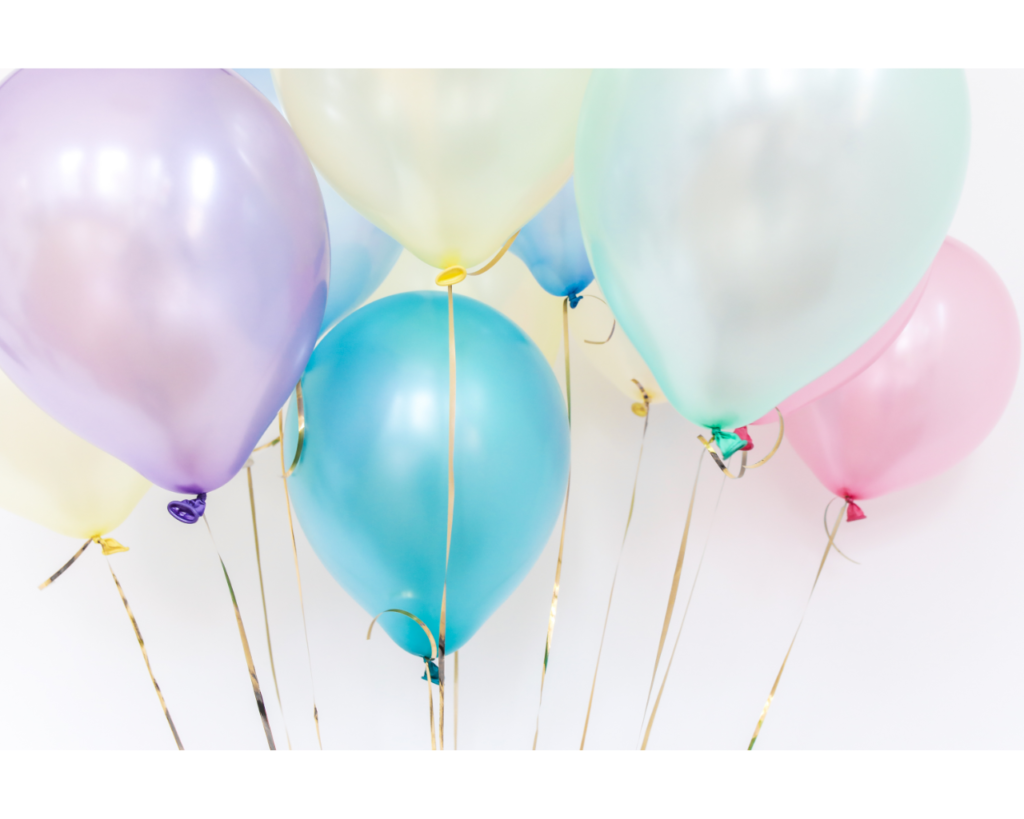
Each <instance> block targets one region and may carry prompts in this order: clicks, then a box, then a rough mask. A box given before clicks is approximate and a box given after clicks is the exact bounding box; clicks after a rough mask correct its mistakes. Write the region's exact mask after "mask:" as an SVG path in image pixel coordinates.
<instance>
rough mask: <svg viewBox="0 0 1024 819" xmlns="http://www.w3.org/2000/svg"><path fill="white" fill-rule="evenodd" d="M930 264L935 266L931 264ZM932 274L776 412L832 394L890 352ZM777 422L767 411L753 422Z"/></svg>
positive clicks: (789, 410) (786, 411) (785, 413)
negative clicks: (860, 341)
mask: <svg viewBox="0 0 1024 819" xmlns="http://www.w3.org/2000/svg"><path fill="white" fill-rule="evenodd" d="M932 264H933V266H934V262H933V263H932ZM931 272H932V269H931V267H929V268H928V270H927V271H925V274H924V276H922V277H921V281H919V282H918V283H917V287H915V288H914V290H913V292H912V293H911V294H910V295H909V296H908V297H907V300H906V301H905V302H903V304H901V305H900V308H899V310H897V311H896V312H895V313H893V315H892V318H890V319H889V320H888V321H887V322H886V323H885V324H883V325H882V329H881V330H879V331H878V332H877V333H875V334H874V335H873V336H871V338H869V339H868V340H867V341H865V342H864V343H863V344H862V345H861V346H860V347H858V348H857V350H856V351H855V352H853V353H852V354H851V355H849V356H848V357H847V358H844V359H843V360H842V361H840V362H839V363H838V364H837V365H836V366H835V367H833V368H832V369H831V370H829V371H828V372H827V373H825V374H824V375H822V376H819V377H818V378H816V379H814V381H812V382H811V383H810V384H808V385H807V386H805V387H803V388H802V389H799V390H797V391H796V392H795V393H793V394H792V395H791V396H789V398H787V399H786V400H785V401H783V402H782V403H781V404H779V411H780V412H781V413H782V417H783V418H786V419H788V418H789V416H790V415H791V414H792V413H794V412H795V411H796V410H798V409H800V407H804V406H807V405H808V404H810V403H811V401H815V400H817V399H818V398H821V396H823V395H825V394H826V393H830V392H832V390H834V389H836V388H837V387H841V386H842V385H843V384H845V383H846V382H847V381H849V380H850V379H851V378H856V377H857V376H858V375H860V374H861V373H862V372H864V370H866V369H867V368H868V367H870V366H871V365H872V364H874V363H875V362H876V361H877V360H878V357H879V356H880V355H881V354H882V353H884V352H885V351H886V350H888V349H889V345H891V344H892V343H893V342H894V341H895V340H896V338H897V336H899V334H900V333H901V332H903V328H904V327H906V326H907V322H908V321H910V317H911V316H912V315H914V310H915V309H916V308H917V305H918V303H919V302H920V301H921V296H922V295H924V288H925V286H926V285H927V284H928V279H929V278H930V276H931ZM778 421H779V416H778V415H776V414H775V412H769V413H768V414H767V415H765V416H763V417H761V418H759V419H757V420H756V421H754V423H755V424H776V423H778Z"/></svg>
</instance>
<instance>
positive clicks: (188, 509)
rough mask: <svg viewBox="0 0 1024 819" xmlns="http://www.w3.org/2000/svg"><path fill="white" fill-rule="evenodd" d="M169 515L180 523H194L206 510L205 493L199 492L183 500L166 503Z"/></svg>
mask: <svg viewBox="0 0 1024 819" xmlns="http://www.w3.org/2000/svg"><path fill="white" fill-rule="evenodd" d="M167 511H168V512H170V513H171V517H172V518H174V519H175V520H179V521H181V522H182V523H195V522H196V521H197V520H199V518H201V517H202V516H203V513H204V512H205V511H206V493H205V492H200V493H199V494H198V495H196V497H194V498H191V499H185V500H174V501H171V502H170V503H169V504H167Z"/></svg>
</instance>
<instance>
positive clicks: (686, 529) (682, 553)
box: [640, 449, 706, 728]
mask: <svg viewBox="0 0 1024 819" xmlns="http://www.w3.org/2000/svg"><path fill="white" fill-rule="evenodd" d="M705 451H706V450H703V449H702V450H701V452H700V456H699V457H698V458H697V473H696V474H695V475H694V476H693V489H692V490H691V492H690V506H689V508H688V509H687V510H686V525H685V526H683V538H682V540H681V541H680V542H679V555H678V557H676V570H675V572H674V573H673V575H672V588H671V589H670V590H669V593H668V605H667V606H666V607H665V622H664V624H663V625H662V627H661V637H660V639H659V640H658V653H657V654H656V655H655V657H654V670H653V671H652V672H651V685H650V687H649V688H648V689H647V701H646V702H645V703H644V715H646V714H647V706H649V705H650V704H651V693H652V692H653V691H654V680H655V678H656V677H657V676H658V664H659V663H660V662H661V652H662V651H663V650H664V648H665V637H666V636H668V627H669V624H670V623H671V622H672V612H673V610H674V609H675V606H676V594H677V593H678V592H679V576H680V575H681V574H682V571H683V559H684V558H685V557H686V542H687V540H689V538H690V521H691V520H692V519H693V503H694V501H695V500H696V499H697V484H698V483H699V482H700V467H701V464H702V463H703V462H704V452H705ZM640 726H641V728H642V727H643V717H641V718H640Z"/></svg>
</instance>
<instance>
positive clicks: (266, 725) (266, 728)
mask: <svg viewBox="0 0 1024 819" xmlns="http://www.w3.org/2000/svg"><path fill="white" fill-rule="evenodd" d="M203 522H204V523H205V524H206V531H207V532H209V534H210V542H211V543H213V548H214V551H217V544H216V541H215V540H214V538H213V529H211V528H210V520H209V512H207V513H206V514H205V515H203ZM217 559H218V560H219V561H220V568H221V571H223V572H224V580H226V581H227V584H228V591H229V592H230V593H231V605H232V606H234V608H235V621H236V622H237V623H238V636H239V637H241V638H242V651H243V652H245V664H246V666H248V668H249V681H250V682H251V683H252V693H253V694H254V695H255V697H256V708H257V710H258V711H259V712H260V719H261V720H262V721H263V732H264V733H265V734H266V735H267V745H269V746H270V750H271V751H276V750H277V746H276V745H274V735H273V734H272V733H271V731H270V720H269V719H267V708H266V706H265V705H264V704H263V694H262V693H261V692H260V681H259V680H258V679H257V678H256V666H255V665H253V662H252V652H251V651H249V640H248V639H247V638H246V636H245V626H243V625H242V613H241V612H240V611H239V610H238V600H236V599H235V588H234V586H232V585H231V578H230V577H229V576H228V569H227V566H225V565H224V558H222V557H221V556H220V552H219V551H217Z"/></svg>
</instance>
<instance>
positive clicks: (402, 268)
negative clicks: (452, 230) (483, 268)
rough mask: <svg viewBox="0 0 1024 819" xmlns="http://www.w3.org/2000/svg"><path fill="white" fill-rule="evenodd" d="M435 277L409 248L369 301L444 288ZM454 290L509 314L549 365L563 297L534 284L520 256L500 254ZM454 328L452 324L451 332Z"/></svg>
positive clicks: (558, 337)
mask: <svg viewBox="0 0 1024 819" xmlns="http://www.w3.org/2000/svg"><path fill="white" fill-rule="evenodd" d="M436 276H437V270H436V269H435V268H433V267H431V266H430V265H428V264H426V263H425V262H421V261H420V260H419V259H417V258H416V257H415V256H413V255H412V254H411V253H409V251H407V250H406V251H403V252H402V255H401V256H399V257H398V261H397V262H395V266H394V268H392V270H391V272H390V273H388V276H387V278H386V279H384V281H383V282H382V283H381V285H380V287H378V288H377V289H376V290H375V291H374V293H373V295H372V296H370V298H369V299H368V301H376V300H377V299H382V298H384V297H385V296H393V295H394V294H396V293H405V292H407V291H409V290H437V291H439V292H443V291H444V288H443V287H438V286H437V285H436V284H434V278H435V277H436ZM454 290H455V292H456V293H457V294H459V295H461V296H470V297H471V298H474V299H477V300H478V301H482V302H483V303H484V304H486V305H488V306H489V307H493V308H494V309H495V310H497V311H498V312H500V313H503V314H504V315H505V316H506V317H507V318H509V319H511V320H512V321H513V322H514V323H515V324H517V325H518V326H519V329H520V330H522V331H523V332H524V333H526V335H528V336H529V337H530V338H531V339H532V340H533V343H534V344H536V345H537V347H539V348H540V351H541V352H542V353H543V354H544V357H545V358H546V359H547V360H548V364H551V365H552V366H554V362H555V359H556V358H557V356H558V349H559V345H560V343H561V340H562V300H561V299H559V298H556V297H555V296H552V295H550V294H549V293H547V292H546V291H545V290H544V289H543V288H542V287H541V286H540V285H539V284H537V281H536V279H534V278H533V276H532V275H530V271H529V270H528V269H527V267H526V265H525V264H523V262H522V261H521V260H520V259H519V257H517V256H513V255H512V254H511V253H507V254H505V255H504V256H503V257H502V258H501V260H500V261H499V262H498V263H497V264H496V265H495V266H494V267H492V268H491V269H490V270H488V271H487V272H486V273H482V274H481V275H479V276H468V277H466V279H465V280H463V281H462V282H461V283H459V284H457V285H455V288H454ZM458 331H459V328H458V324H456V326H455V332H456V333H458Z"/></svg>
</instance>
